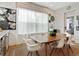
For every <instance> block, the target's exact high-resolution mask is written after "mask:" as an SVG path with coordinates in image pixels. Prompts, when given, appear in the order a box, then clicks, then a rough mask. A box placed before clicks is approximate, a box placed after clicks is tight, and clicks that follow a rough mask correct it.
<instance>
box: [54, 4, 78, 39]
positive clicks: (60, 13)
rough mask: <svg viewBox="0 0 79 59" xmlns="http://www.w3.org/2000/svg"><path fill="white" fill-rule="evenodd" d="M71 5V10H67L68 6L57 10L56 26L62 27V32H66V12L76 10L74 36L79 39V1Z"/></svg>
mask: <svg viewBox="0 0 79 59" xmlns="http://www.w3.org/2000/svg"><path fill="white" fill-rule="evenodd" d="M70 6H71V9H70V10H67V7H63V8H60V9H58V10H56V12H55V23H54V28H57V29H60V30H61V32H62V33H63V32H64V13H67V12H70V11H74V14H73V13H72V14H73V15H74V16H75V19H74V37H75V38H76V39H79V35H78V34H79V31H76V26H77V25H78V24H77V23H78V22H77V20H76V15H79V3H76V4H73V5H70Z"/></svg>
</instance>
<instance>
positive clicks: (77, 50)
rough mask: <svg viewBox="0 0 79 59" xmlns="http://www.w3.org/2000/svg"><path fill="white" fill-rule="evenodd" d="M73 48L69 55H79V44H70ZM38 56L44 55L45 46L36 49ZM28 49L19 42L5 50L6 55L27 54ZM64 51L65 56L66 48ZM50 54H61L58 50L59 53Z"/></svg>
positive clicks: (66, 54)
mask: <svg viewBox="0 0 79 59" xmlns="http://www.w3.org/2000/svg"><path fill="white" fill-rule="evenodd" d="M47 48H48V52H47V53H48V55H47V56H50V51H51V49H50V48H49V46H48V47H47ZM72 49H73V53H72V52H71V51H70V54H69V56H79V45H77V46H72ZM38 52H39V54H40V56H46V54H45V47H43V48H42V49H41V50H39V51H38ZM27 53H28V50H27V48H26V45H25V44H20V45H16V46H11V47H9V49H8V50H7V53H6V56H27ZM64 53H65V56H68V53H67V50H66V49H64ZM33 56H36V53H35V52H33ZM52 56H63V54H62V52H59V55H58V54H57V53H54V54H52Z"/></svg>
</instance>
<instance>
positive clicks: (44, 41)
mask: <svg viewBox="0 0 79 59" xmlns="http://www.w3.org/2000/svg"><path fill="white" fill-rule="evenodd" d="M41 36H42V37H44V38H43V39H42V38H41V39H42V40H41V39H39V40H38V37H37V39H34V41H36V42H39V43H41V44H45V54H46V56H47V46H48V45H49V44H50V43H53V42H56V41H59V40H60V39H65V35H64V34H62V33H57V34H56V36H50V35H49V34H46V33H43V34H42V35H41Z"/></svg>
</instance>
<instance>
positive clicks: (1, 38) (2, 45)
mask: <svg viewBox="0 0 79 59" xmlns="http://www.w3.org/2000/svg"><path fill="white" fill-rule="evenodd" d="M8 32H9V31H8V30H5V31H2V32H0V55H1V56H4V55H6V50H7V49H8V42H9V39H8V35H9V34H8Z"/></svg>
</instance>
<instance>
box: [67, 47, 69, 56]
mask: <svg viewBox="0 0 79 59" xmlns="http://www.w3.org/2000/svg"><path fill="white" fill-rule="evenodd" d="M66 49H67V52H68V56H69V48H68V47H66Z"/></svg>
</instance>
